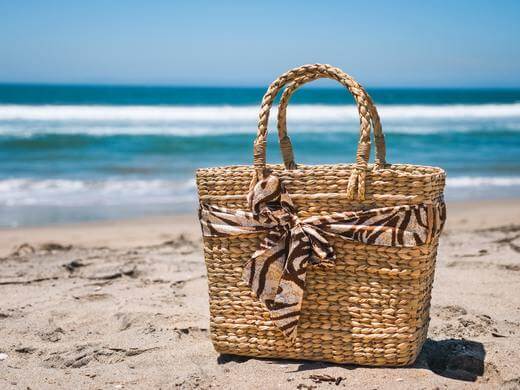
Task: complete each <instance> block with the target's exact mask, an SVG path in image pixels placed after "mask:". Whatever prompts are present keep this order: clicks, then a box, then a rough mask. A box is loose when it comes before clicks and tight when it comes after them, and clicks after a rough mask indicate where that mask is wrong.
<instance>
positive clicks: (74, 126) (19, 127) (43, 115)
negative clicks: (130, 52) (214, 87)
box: [0, 103, 520, 136]
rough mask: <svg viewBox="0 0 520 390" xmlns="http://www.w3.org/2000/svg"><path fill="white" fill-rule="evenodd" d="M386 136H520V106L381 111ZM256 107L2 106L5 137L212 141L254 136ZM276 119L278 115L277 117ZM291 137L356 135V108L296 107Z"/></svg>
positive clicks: (0, 114)
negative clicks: (493, 133)
mask: <svg viewBox="0 0 520 390" xmlns="http://www.w3.org/2000/svg"><path fill="white" fill-rule="evenodd" d="M378 110H379V113H380V116H381V119H382V122H383V125H384V127H385V129H386V131H390V132H403V133H432V132H442V131H460V132H463V131H481V130H488V129H502V130H510V131H520V103H514V104H481V105H476V104H474V105H437V106H435V105H430V106H427V105H381V106H379V107H378ZM257 115H258V107H256V106H79V105H76V106H66V105H41V106H36V105H0V134H2V135H13V136H31V135H34V134H90V135H117V134H124V135H127V134H128V135H138V134H145V135H146V134H148V135H152V134H160V135H181V136H183V135H208V134H238V133H251V132H254V131H255V130H254V129H255V128H256V121H257ZM271 117H272V118H274V119H276V109H274V110H273V112H272V113H271ZM288 117H289V126H290V128H291V132H312V131H324V130H327V131H351V132H356V131H357V128H358V123H359V119H358V114H357V112H356V108H355V107H354V106H337V105H292V106H290V107H289V110H288Z"/></svg>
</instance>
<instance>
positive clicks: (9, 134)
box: [0, 85, 520, 226]
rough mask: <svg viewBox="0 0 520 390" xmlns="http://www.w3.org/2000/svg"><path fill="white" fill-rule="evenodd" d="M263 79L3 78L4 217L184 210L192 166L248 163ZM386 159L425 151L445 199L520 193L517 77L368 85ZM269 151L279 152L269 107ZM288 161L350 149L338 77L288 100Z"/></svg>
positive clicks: (30, 221)
mask: <svg viewBox="0 0 520 390" xmlns="http://www.w3.org/2000/svg"><path fill="white" fill-rule="evenodd" d="M264 91H265V89H264V88H231V87H230V88H222V87H220V88H209V87H208V88H203V87H196V88H189V87H121V86H118V87H114V86H52V85H47V86H41V85H39V86H37V85H0V226H26V225H42V224H49V223H66V222H75V221H89V220H100V219H119V218H133V217H141V216H154V215H171V214H175V213H189V212H193V211H194V210H195V208H196V187H195V181H194V172H195V169H196V168H199V167H210V166H221V165H237V164H251V162H252V144H253V140H254V137H255V134H256V123H257V116H258V107H259V104H260V101H261V99H262V94H263V93H264ZM369 93H370V94H371V96H372V97H373V100H374V101H375V103H376V105H377V107H378V110H379V113H380V116H381V121H382V124H383V130H384V132H385V134H386V141H387V160H388V161H389V162H396V163H413V164H423V165H435V166H440V167H442V168H444V169H445V170H446V171H447V174H448V182H447V191H446V195H447V199H448V200H465V199H488V198H489V199H493V198H508V197H518V196H519V195H520V90H507V89H501V90H497V89H467V90H458V89H448V90H444V89H369ZM269 128H270V131H271V133H273V134H270V142H269V144H268V159H269V161H271V162H279V161H280V154H279V151H278V145H277V137H276V134H274V133H275V132H276V110H275V109H274V110H273V111H272V113H271V122H270V126H269ZM288 132H289V134H290V136H291V139H292V142H293V145H294V153H295V159H296V162H297V163H305V164H320V163H345V162H352V161H353V159H354V155H355V152H356V146H357V140H358V132H359V119H358V115H357V112H356V108H355V106H354V104H353V101H352V98H351V97H350V96H349V95H348V93H346V92H345V91H344V90H342V89H339V88H338V89H332V88H330V89H326V88H306V89H304V90H302V91H298V92H297V93H296V94H295V96H294V97H293V99H292V100H291V104H290V106H289V109H288Z"/></svg>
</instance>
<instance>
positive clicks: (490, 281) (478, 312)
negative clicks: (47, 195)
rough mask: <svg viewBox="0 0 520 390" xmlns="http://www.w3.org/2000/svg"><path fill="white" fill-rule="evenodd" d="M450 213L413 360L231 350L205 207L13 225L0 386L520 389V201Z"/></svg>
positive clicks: (5, 275) (1, 317)
mask: <svg viewBox="0 0 520 390" xmlns="http://www.w3.org/2000/svg"><path fill="white" fill-rule="evenodd" d="M448 207H449V208H448V213H449V215H448V223H447V227H446V229H445V231H444V233H443V236H442V239H441V245H440V249H439V256H438V264H437V272H436V278H435V285H434V290H433V298H432V310H431V317H432V319H431V324H430V330H429V340H428V341H427V343H426V345H425V347H424V349H423V351H422V353H421V355H420V357H419V359H418V360H417V362H416V363H415V364H414V365H413V366H411V367H406V368H366V367H356V366H348V365H334V364H327V363H319V362H306V361H288V360H269V359H254V358H247V357H236V356H219V355H218V354H217V353H216V352H215V351H214V350H213V348H212V345H211V341H210V339H209V330H208V302H207V280H206V276H205V266H204V262H203V257H202V251H201V244H200V233H199V228H198V225H197V223H196V216H195V215H194V214H193V215H189V216H183V217H164V218H154V219H145V220H133V221H122V222H107V223H89V224H79V225H70V226H55V227H43V228H21V229H5V230H0V389H9V388H22V389H27V388H31V389H46V388H49V389H50V388H52V389H54V388H63V389H75V388H88V389H132V388H135V389H137V388H143V389H150V388H162V389H169V388H186V389H191V388H215V389H275V388H276V389H321V388H354V389H356V388H360V389H361V388H362V389H393V388H399V389H435V388H441V389H442V388H457V389H459V388H505V389H508V388H509V389H515V388H520V200H509V201H488V202H478V203H468V202H466V203H451V204H449V205H448Z"/></svg>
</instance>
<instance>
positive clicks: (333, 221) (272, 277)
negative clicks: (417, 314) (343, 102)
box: [199, 174, 446, 340]
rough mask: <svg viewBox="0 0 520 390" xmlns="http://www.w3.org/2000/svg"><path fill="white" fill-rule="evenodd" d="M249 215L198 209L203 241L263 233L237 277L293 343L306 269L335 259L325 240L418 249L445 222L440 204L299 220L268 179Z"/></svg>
mask: <svg viewBox="0 0 520 390" xmlns="http://www.w3.org/2000/svg"><path fill="white" fill-rule="evenodd" d="M247 199H248V204H249V207H250V209H251V212H248V211H243V210H230V209H227V208H224V207H217V206H211V205H209V204H204V203H201V207H200V211H199V217H200V221H201V226H202V233H203V236H205V237H225V236H233V235H240V234H251V233H264V234H265V238H264V239H263V240H262V242H261V244H260V248H258V250H257V251H256V252H255V253H254V254H253V256H252V258H251V259H250V260H249V261H248V262H247V263H246V264H245V266H244V271H243V274H242V278H243V280H244V281H245V282H246V283H247V284H248V286H249V287H250V288H251V290H252V291H253V292H254V293H255V294H256V296H257V297H258V299H259V300H260V301H261V302H263V303H264V305H265V307H266V308H267V309H268V310H269V312H270V317H271V320H272V321H273V322H274V323H275V324H276V325H277V326H278V328H279V329H280V330H281V331H282V332H283V333H284V335H285V336H286V337H288V338H289V339H291V340H294V339H295V338H296V335H297V325H298V320H299V317H300V313H301V307H302V302H303V296H304V291H305V276H306V271H307V267H308V266H309V265H311V264H319V263H323V264H324V265H325V264H328V265H332V263H333V262H334V260H335V259H336V258H335V254H334V249H333V247H332V246H331V245H330V244H329V242H328V240H327V238H328V237H331V236H339V237H342V238H344V239H348V240H352V241H357V242H362V243H366V244H372V245H385V246H397V247H410V246H416V245H423V244H425V243H427V242H429V240H431V238H432V236H433V235H436V234H439V233H440V231H441V229H442V226H443V223H444V220H445V216H446V212H445V206H444V202H442V201H440V202H438V203H436V204H435V205H433V204H426V203H423V204H419V205H404V206H396V207H383V208H376V209H371V210H367V211H357V212H343V213H333V214H330V215H326V216H321V215H320V216H315V217H309V218H305V219H303V220H302V219H300V218H299V217H298V216H297V214H296V208H295V207H294V204H293V202H292V201H291V198H290V196H289V194H288V193H287V191H286V190H285V187H284V185H283V183H282V182H281V181H280V179H279V178H278V177H277V176H275V175H274V174H269V175H268V176H267V177H265V178H264V179H262V180H260V181H259V182H257V183H256V185H255V186H254V187H253V189H252V190H251V191H250V193H249V194H248V197H247Z"/></svg>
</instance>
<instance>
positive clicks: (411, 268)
mask: <svg viewBox="0 0 520 390" xmlns="http://www.w3.org/2000/svg"><path fill="white" fill-rule="evenodd" d="M319 78H329V79H333V80H336V81H338V82H339V83H341V84H342V85H344V86H345V87H346V88H347V89H348V91H350V93H351V94H352V95H353V97H354V99H355V101H356V104H357V108H358V113H359V115H360V138H359V144H358V149H357V154H356V161H355V163H354V164H335V165H316V166H310V165H299V164H298V165H297V164H296V163H295V161H294V156H293V152H292V147H291V142H290V139H289V137H288V136H287V133H286V120H285V115H286V108H287V103H288V101H289V99H290V97H291V95H292V94H293V92H294V91H295V90H296V89H297V88H298V87H299V86H301V85H303V84H305V83H307V82H309V81H313V80H316V79H319ZM284 87H286V89H285V90H284V92H283V94H282V96H281V99H280V107H279V110H278V116H279V118H278V134H279V140H280V147H281V150H282V156H283V160H284V165H267V164H266V161H265V156H266V155H265V149H266V137H267V121H268V117H269V111H270V109H271V106H272V105H273V102H274V100H275V97H276V95H277V94H278V92H280V91H281V90H282V89H283V88H284ZM371 129H373V139H374V141H375V152H376V157H375V162H374V164H369V163H368V161H369V155H370V140H371ZM444 183H445V173H444V171H443V170H442V169H440V168H435V167H427V166H417V165H407V164H389V163H387V162H386V160H385V139H384V136H383V133H382V129H381V124H380V120H379V116H378V114H377V110H376V108H375V106H374V104H373V102H372V100H371V98H370V96H369V95H368V94H367V93H366V92H365V90H364V89H363V87H361V86H360V85H359V84H358V83H357V82H356V81H354V80H353V79H352V78H351V77H350V76H348V75H347V74H345V73H344V72H342V71H341V70H340V69H338V68H335V67H332V66H330V65H322V64H314V65H305V66H302V67H299V68H295V69H292V70H290V71H288V72H286V73H284V74H283V75H282V76H280V77H279V78H278V79H276V80H275V81H274V82H273V83H272V84H271V85H270V86H269V89H268V90H267V92H266V94H265V95H264V98H263V100H262V104H261V107H260V120H259V123H258V133H257V137H256V141H255V143H254V165H253V166H228V167H219V168H207V169H199V170H198V171H197V186H198V192H199V198H200V211H199V214H200V215H199V216H200V220H201V225H202V232H203V239H204V254H205V261H206V265H207V271H208V283H209V298H210V314H211V320H210V322H211V338H212V341H213V345H214V346H215V349H216V350H217V351H218V352H220V353H228V354H236V355H246V356H258V357H274V358H292V359H309V360H323V361H332V362H341V363H354V364H360V365H376V366H380V365H395V366H398V365H407V364H410V363H412V362H413V361H414V360H415V359H416V357H417V355H418V353H419V352H420V349H421V347H422V345H423V343H424V341H425V338H426V334H427V329H428V322H429V308H430V292H431V286H432V282H433V275H434V267H435V257H436V251H437V244H438V237H439V234H440V231H441V229H442V226H443V224H444V220H445V216H446V213H445V206H444V201H443V189H444Z"/></svg>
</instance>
